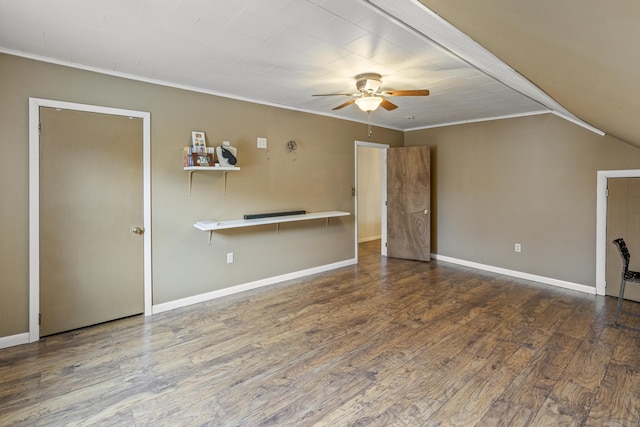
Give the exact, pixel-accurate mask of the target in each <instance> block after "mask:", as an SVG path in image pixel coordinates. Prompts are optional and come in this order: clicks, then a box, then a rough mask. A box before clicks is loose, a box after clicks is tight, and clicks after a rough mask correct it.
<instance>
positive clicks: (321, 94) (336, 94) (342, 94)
mask: <svg viewBox="0 0 640 427" xmlns="http://www.w3.org/2000/svg"><path fill="white" fill-rule="evenodd" d="M311 96H360V94H359V93H320V94H317V95H311Z"/></svg>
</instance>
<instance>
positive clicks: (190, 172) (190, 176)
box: [189, 171, 195, 197]
mask: <svg viewBox="0 0 640 427" xmlns="http://www.w3.org/2000/svg"><path fill="white" fill-rule="evenodd" d="M194 172H195V171H189V197H191V183H192V182H193V173H194Z"/></svg>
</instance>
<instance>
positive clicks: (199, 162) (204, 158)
mask: <svg viewBox="0 0 640 427" xmlns="http://www.w3.org/2000/svg"><path fill="white" fill-rule="evenodd" d="M191 158H192V159H193V166H207V167H213V153H192V154H191Z"/></svg>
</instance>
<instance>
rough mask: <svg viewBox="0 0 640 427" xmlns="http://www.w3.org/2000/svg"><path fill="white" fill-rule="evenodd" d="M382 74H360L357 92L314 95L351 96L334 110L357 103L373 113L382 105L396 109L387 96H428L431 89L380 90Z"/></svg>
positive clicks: (385, 107) (362, 108)
mask: <svg viewBox="0 0 640 427" xmlns="http://www.w3.org/2000/svg"><path fill="white" fill-rule="evenodd" d="M381 77H382V76H380V74H376V73H364V74H358V75H357V76H356V77H355V78H356V89H357V90H358V92H357V93H326V94H320V95H313V96H350V97H352V99H350V100H348V101H347V102H345V103H344V104H340V105H338V106H337V107H335V108H333V110H339V109H341V108H344V107H346V106H347V105H351V104H353V103H355V104H356V105H357V106H358V107H359V108H360V109H361V110H362V111H365V112H367V113H371V112H372V111H374V110H375V109H377V108H378V107H380V106H381V107H382V108H384V109H385V110H387V111H390V110H395V109H396V108H398V106H397V105H395V104H394V103H392V102H390V101H388V100H387V99H385V98H384V97H385V96H427V95H429V91H428V90H427V89H419V90H384V91H381V92H378V89H380V86H381V85H382V80H380V79H381Z"/></svg>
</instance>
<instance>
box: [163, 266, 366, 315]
mask: <svg viewBox="0 0 640 427" xmlns="http://www.w3.org/2000/svg"><path fill="white" fill-rule="evenodd" d="M357 262H358V260H357V259H355V258H352V259H348V260H345V261H340V262H335V263H333V264H326V265H321V266H319V267H313V268H309V269H307V270H301V271H295V272H293V273H287V274H283V275H280V276H274V277H268V278H266V279H261V280H256V281H254V282H249V283H243V284H241V285H236V286H232V287H230V288H224V289H218V290H217V291H212V292H207V293H204V294H200V295H194V296H192V297H187V298H182V299H179V300H175V301H169V302H166V303H163V304H157V305H154V306H153V307H152V308H151V310H152V313H153V314H157V313H162V312H163V311H169V310H174V309H176V308H180V307H186V306H188V305H191V304H197V303H200V302H205V301H210V300H212V299H216V298H221V297H225V296H227V295H233V294H237V293H239V292H245V291H248V290H251V289H256V288H261V287H263V286H269V285H274V284H276V283H280V282H284V281H286V280H292V279H298V278H300V277H304V276H310V275H312V274H316V273H323V272H325V271H330V270H335V269H336V268H341V267H347V266H350V265H354V264H357Z"/></svg>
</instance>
